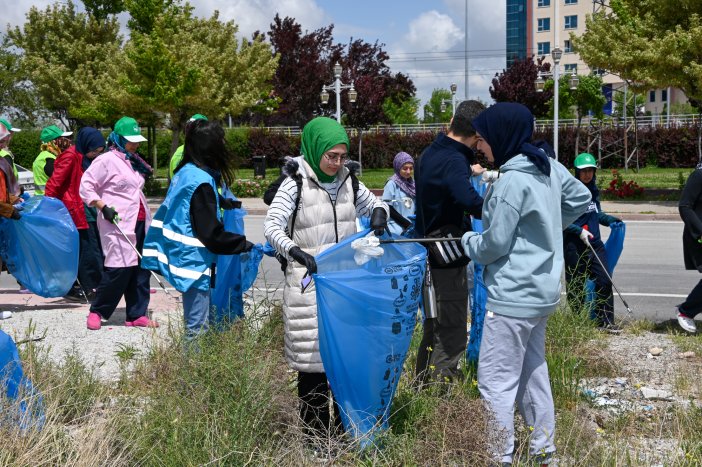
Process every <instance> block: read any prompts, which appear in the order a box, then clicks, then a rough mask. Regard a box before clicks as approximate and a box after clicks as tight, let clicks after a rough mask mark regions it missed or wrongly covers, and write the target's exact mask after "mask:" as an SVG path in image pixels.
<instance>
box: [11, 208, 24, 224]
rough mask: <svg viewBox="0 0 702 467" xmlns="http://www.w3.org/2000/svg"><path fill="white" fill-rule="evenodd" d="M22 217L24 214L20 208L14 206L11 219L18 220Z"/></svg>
mask: <svg viewBox="0 0 702 467" xmlns="http://www.w3.org/2000/svg"><path fill="white" fill-rule="evenodd" d="M20 217H22V214H20V212H19V210H18V209H17V208H12V215H11V216H10V219H14V220H16V221H18V220H20Z"/></svg>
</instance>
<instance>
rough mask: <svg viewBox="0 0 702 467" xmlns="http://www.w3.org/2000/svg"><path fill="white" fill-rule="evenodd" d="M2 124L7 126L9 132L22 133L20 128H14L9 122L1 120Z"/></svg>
mask: <svg viewBox="0 0 702 467" xmlns="http://www.w3.org/2000/svg"><path fill="white" fill-rule="evenodd" d="M0 123H2V124H3V125H5V128H7V129H8V130H9V131H22V130H20V129H19V128H14V127H13V126H12V124H11V123H10V122H9V121H7V120H5V119H4V118H0Z"/></svg>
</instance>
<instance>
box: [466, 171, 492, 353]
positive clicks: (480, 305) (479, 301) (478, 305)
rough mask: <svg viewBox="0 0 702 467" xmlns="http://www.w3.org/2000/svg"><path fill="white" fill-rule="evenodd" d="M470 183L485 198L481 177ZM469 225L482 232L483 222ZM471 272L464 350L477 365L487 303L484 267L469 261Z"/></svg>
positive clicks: (474, 177)
mask: <svg viewBox="0 0 702 467" xmlns="http://www.w3.org/2000/svg"><path fill="white" fill-rule="evenodd" d="M470 183H471V185H472V186H473V188H474V189H475V191H477V192H478V194H479V195H480V196H482V197H485V192H486V191H487V188H488V185H487V184H486V183H483V181H482V176H481V175H475V176H473V177H471V178H470ZM471 224H472V227H473V230H474V231H475V232H482V231H483V221H482V220H480V219H472V220H471ZM468 266H469V267H470V269H472V271H473V281H472V284H473V288H472V289H471V290H470V337H469V338H468V346H467V348H466V360H468V362H470V363H475V364H476V365H477V363H478V356H479V354H480V342H481V341H482V337H483V321H484V320H485V304H486V303H487V288H486V287H485V282H484V281H483V271H484V270H485V266H483V265H482V264H478V263H476V262H475V261H471V264H469V265H468Z"/></svg>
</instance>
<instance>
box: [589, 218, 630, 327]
mask: <svg viewBox="0 0 702 467" xmlns="http://www.w3.org/2000/svg"><path fill="white" fill-rule="evenodd" d="M625 237H626V224H625V223H624V222H615V223H613V224H612V225H610V226H609V238H607V241H606V242H605V244H604V246H605V257H606V258H607V272H608V273H609V275H610V276H612V275H614V268H615V267H616V266H617V263H618V262H619V257H620V256H621V255H622V251H623V250H624V238H625ZM588 251H589V248H588ZM592 261H597V259H595V258H592ZM596 300H597V295H596V294H595V281H593V280H592V279H588V280H587V281H585V304H586V307H587V308H586V309H587V310H589V313H590V318H592V319H595V318H596V317H595V301H596Z"/></svg>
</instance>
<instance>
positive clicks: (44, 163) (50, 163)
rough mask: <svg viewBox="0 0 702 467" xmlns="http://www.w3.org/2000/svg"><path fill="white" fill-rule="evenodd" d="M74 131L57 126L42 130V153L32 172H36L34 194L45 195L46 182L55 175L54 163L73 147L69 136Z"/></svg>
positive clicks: (33, 165)
mask: <svg viewBox="0 0 702 467" xmlns="http://www.w3.org/2000/svg"><path fill="white" fill-rule="evenodd" d="M72 134H73V132H72V131H63V130H62V129H61V128H59V127H57V126H56V125H51V126H47V127H46V128H44V129H43V130H41V136H40V137H41V152H40V153H39V155H38V156H37V158H36V159H34V163H33V164H32V172H34V185H35V186H36V189H35V191H34V194H36V195H43V194H44V188H45V187H46V182H47V180H49V177H51V174H52V173H54V162H55V161H56V158H57V157H58V156H59V154H61V153H62V152H63V151H65V150H66V149H68V148H69V147H70V146H71V139H70V138H69V136H71V135H72Z"/></svg>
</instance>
